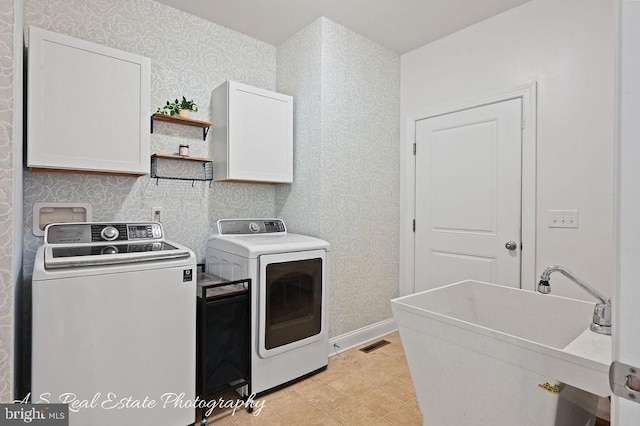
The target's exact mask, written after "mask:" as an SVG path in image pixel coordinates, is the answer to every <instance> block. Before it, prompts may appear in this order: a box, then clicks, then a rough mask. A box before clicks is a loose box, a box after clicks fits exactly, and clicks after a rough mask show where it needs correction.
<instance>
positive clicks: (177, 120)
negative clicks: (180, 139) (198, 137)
mask: <svg viewBox="0 0 640 426" xmlns="http://www.w3.org/2000/svg"><path fill="white" fill-rule="evenodd" d="M154 121H163V122H165V123H173V124H181V125H183V126H191V127H201V128H202V140H206V139H207V133H209V128H210V127H211V126H212V125H213V123H210V122H208V121H202V120H194V119H192V118H184V117H180V116H179V115H168V114H158V113H156V114H153V115H152V116H151V133H153V122H154Z"/></svg>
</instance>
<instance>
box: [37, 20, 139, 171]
mask: <svg viewBox="0 0 640 426" xmlns="http://www.w3.org/2000/svg"><path fill="white" fill-rule="evenodd" d="M29 35H30V43H29V76H28V166H29V167H38V168H53V169H66V170H80V171H100V172H116V173H132V174H146V173H149V130H148V119H149V115H150V114H149V88H150V72H149V70H150V62H149V60H148V59H147V58H143V57H140V56H137V55H133V54H129V53H126V52H121V51H118V50H115V49H111V48H108V47H105V46H100V45H96V44H93V43H88V42H86V41H82V40H77V39H74V38H71V37H67V36H64V35H60V34H55V33H51V32H49V31H44V30H40V29H37V28H33V27H32V28H30V33H29Z"/></svg>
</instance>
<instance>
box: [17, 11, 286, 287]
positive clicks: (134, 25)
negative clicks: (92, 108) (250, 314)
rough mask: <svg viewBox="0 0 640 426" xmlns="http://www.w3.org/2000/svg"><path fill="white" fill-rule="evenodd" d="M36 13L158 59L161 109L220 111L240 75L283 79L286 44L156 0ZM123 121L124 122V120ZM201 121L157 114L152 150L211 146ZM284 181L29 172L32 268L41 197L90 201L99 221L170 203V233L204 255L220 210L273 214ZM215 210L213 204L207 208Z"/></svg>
mask: <svg viewBox="0 0 640 426" xmlns="http://www.w3.org/2000/svg"><path fill="white" fill-rule="evenodd" d="M26 23H27V25H33V26H37V27H40V28H44V29H47V30H50V31H54V32H57V33H62V34H68V35H71V36H73V37H77V38H80V39H85V40H88V41H92V42H94V43H99V44H102V45H106V46H110V47H114V48H117V49H121V50H124V51H127V52H132V53H135V54H139V55H143V56H146V57H148V58H150V59H151V110H152V111H155V110H156V107H158V106H160V105H162V104H164V103H165V102H166V100H169V99H173V98H175V97H178V96H182V95H185V96H186V97H187V98H193V99H194V101H195V102H196V104H198V106H199V111H198V112H196V113H195V114H194V116H193V117H194V118H196V119H201V120H210V119H211V111H210V101H211V91H212V90H213V89H214V88H215V87H217V86H218V85H219V84H221V83H222V82H223V81H225V80H227V79H229V80H236V81H240V82H243V83H247V84H250V85H253V86H258V87H262V88H265V89H269V90H274V89H275V78H276V48H275V47H274V46H271V45H269V44H266V43H263V42H260V41H258V40H255V39H253V38H250V37H248V36H245V35H243V34H240V33H237V32H235V31H232V30H229V29H227V28H224V27H222V26H219V25H216V24H213V23H211V22H208V21H205V20H202V19H200V18H197V17H195V16H192V15H189V14H186V13H183V12H180V11H178V10H176V9H173V8H170V7H167V6H164V5H161V4H159V3H156V2H155V1H152V0H65V1H54V2H52V1H49V0H27V3H26ZM114 125H117V123H114ZM210 138H211V136H210V135H209V136H208V138H207V142H204V141H202V131H201V130H200V129H198V128H188V127H183V126H176V125H172V124H168V123H156V124H155V126H154V133H153V134H152V135H151V151H152V152H163V153H172V152H177V150H178V145H179V144H180V143H187V144H189V146H190V152H191V155H193V156H211V150H210V147H209V143H210V142H209V141H210ZM274 191H275V190H274V187H273V186H269V185H247V184H233V183H213V184H212V185H211V188H209V184H208V183H203V182H196V183H195V185H194V187H192V186H191V182H189V181H171V180H160V181H158V182H157V183H156V180H155V179H151V178H150V177H148V176H143V177H139V178H134V177H116V176H98V175H88V174H72V173H48V172H29V171H28V172H26V174H25V199H24V208H25V212H24V214H25V226H24V235H25V241H24V244H25V261H24V272H25V276H27V277H29V276H30V275H31V272H32V268H33V259H34V257H35V251H36V249H37V247H38V246H39V245H40V244H41V241H42V238H38V237H35V236H33V234H32V232H31V223H32V208H33V204H34V203H36V202H39V201H66V202H88V203H90V204H91V205H92V206H93V220H94V221H113V220H143V221H144V220H151V210H152V208H153V207H162V209H163V213H162V215H163V217H162V221H163V225H164V227H165V231H166V234H167V237H168V239H171V240H173V241H176V242H179V243H182V244H184V245H186V246H188V247H190V248H191V249H192V250H194V251H195V252H196V254H197V256H198V259H199V260H203V259H204V247H205V243H206V239H207V238H208V237H209V236H210V235H211V233H212V224H214V223H215V221H216V220H217V219H221V218H225V217H231V216H243V217H245V216H273V214H274ZM207 212H208V214H207Z"/></svg>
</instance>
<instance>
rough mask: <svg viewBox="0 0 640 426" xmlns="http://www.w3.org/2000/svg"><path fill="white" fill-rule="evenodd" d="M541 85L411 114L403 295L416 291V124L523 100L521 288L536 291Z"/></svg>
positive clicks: (406, 144) (403, 191)
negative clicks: (539, 92) (414, 224)
mask: <svg viewBox="0 0 640 426" xmlns="http://www.w3.org/2000/svg"><path fill="white" fill-rule="evenodd" d="M536 88H537V83H536V82H535V81H533V82H531V83H529V84H525V85H522V86H517V87H513V88H510V89H504V90H500V91H495V92H491V93H487V94H483V95H479V96H474V97H471V98H468V99H462V100H456V101H453V102H450V103H447V104H444V105H442V104H441V105H432V106H427V107H426V108H424V109H421V110H418V111H414V112H412V113H409V114H407V119H406V122H405V126H406V137H405V138H404V139H401V141H400V229H399V237H400V267H399V272H400V277H399V279H400V281H399V295H400V296H405V295H407V294H412V293H414V291H415V276H414V271H415V251H414V249H415V233H414V231H413V219H414V216H415V189H416V188H415V174H416V163H415V156H414V154H413V145H414V144H415V141H416V122H417V121H419V120H424V119H428V118H433V117H437V116H439V115H444V114H449V113H453V112H458V111H462V110H466V109H471V108H477V107H481V106H484V105H488V104H493V103H497V102H502V101H507V100H511V99H518V98H520V99H521V100H522V120H523V123H524V129H523V131H522V205H521V215H522V217H521V220H522V236H521V238H522V247H523V250H522V253H521V259H522V260H521V262H522V266H521V270H520V287H521V288H523V289H527V290H535V285H536V283H535V281H536V140H537V114H536V111H537V108H536V106H537V98H536V92H537V90H536Z"/></svg>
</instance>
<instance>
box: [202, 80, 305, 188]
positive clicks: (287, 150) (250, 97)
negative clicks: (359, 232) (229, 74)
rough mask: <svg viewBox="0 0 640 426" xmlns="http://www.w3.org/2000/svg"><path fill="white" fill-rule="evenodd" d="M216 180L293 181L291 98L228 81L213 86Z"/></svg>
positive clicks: (214, 169) (214, 173)
mask: <svg viewBox="0 0 640 426" xmlns="http://www.w3.org/2000/svg"><path fill="white" fill-rule="evenodd" d="M211 103H212V108H213V123H214V129H213V159H214V167H213V175H214V179H215V180H217V181H225V180H226V181H251V182H270V183H291V182H293V98H292V97H291V96H287V95H283V94H280V93H275V92H272V91H269V90H264V89H258V88H256V87H251V86H247V85H246V84H241V83H236V82H233V81H227V82H226V83H223V84H222V85H220V86H218V87H217V88H216V89H214V91H213V95H212V99H211Z"/></svg>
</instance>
